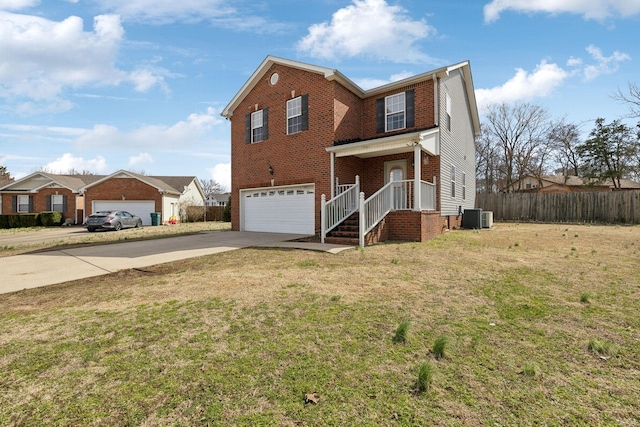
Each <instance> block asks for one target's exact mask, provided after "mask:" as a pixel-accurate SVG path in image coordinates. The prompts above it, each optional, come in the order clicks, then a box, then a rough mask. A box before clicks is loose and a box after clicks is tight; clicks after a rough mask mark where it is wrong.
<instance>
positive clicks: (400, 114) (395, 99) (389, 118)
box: [384, 92, 407, 132]
mask: <svg viewBox="0 0 640 427" xmlns="http://www.w3.org/2000/svg"><path fill="white" fill-rule="evenodd" d="M384 104H385V117H386V129H385V130H386V131H387V132H389V131H392V130H398V129H404V128H405V127H407V125H406V114H405V106H406V104H405V93H404V92H402V93H398V94H396V95H391V96H387V97H386V98H385V99H384Z"/></svg>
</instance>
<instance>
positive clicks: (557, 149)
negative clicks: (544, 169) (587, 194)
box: [549, 119, 581, 180]
mask: <svg viewBox="0 0 640 427" xmlns="http://www.w3.org/2000/svg"><path fill="white" fill-rule="evenodd" d="M549 142H550V144H551V147H552V149H553V157H554V160H555V161H556V162H557V164H558V165H559V166H560V170H561V173H562V176H564V177H565V180H566V177H568V176H570V175H574V176H578V175H579V172H580V156H579V155H578V150H577V148H576V147H577V146H578V144H580V142H581V141H580V128H579V127H578V126H577V125H576V124H574V123H567V122H566V121H565V119H560V120H557V121H555V122H552V123H551V128H550V130H549Z"/></svg>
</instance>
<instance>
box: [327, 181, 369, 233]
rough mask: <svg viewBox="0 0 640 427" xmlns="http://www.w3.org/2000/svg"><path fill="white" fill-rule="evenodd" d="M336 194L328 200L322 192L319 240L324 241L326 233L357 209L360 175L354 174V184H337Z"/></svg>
mask: <svg viewBox="0 0 640 427" xmlns="http://www.w3.org/2000/svg"><path fill="white" fill-rule="evenodd" d="M336 192H337V194H338V195H337V196H335V197H334V198H333V199H331V200H329V201H325V200H326V196H325V195H324V194H323V195H322V197H321V200H322V209H321V210H320V216H321V218H320V222H321V223H322V230H321V236H320V237H321V240H322V243H324V239H325V237H327V233H329V232H330V231H331V230H333V229H334V228H336V227H337V226H338V225H340V223H341V222H342V221H344V220H345V219H347V218H348V217H349V216H351V214H353V213H354V212H356V211H357V210H358V195H359V194H360V177H359V176H356V183H355V184H346V185H337V181H336Z"/></svg>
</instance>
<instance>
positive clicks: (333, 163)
mask: <svg viewBox="0 0 640 427" xmlns="http://www.w3.org/2000/svg"><path fill="white" fill-rule="evenodd" d="M330 156H331V199H333V198H334V197H336V170H335V169H336V154H335V153H333V152H332V153H330Z"/></svg>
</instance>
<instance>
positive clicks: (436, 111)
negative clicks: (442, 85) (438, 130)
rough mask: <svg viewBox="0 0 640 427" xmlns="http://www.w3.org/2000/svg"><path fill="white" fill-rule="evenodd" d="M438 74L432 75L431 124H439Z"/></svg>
mask: <svg viewBox="0 0 640 427" xmlns="http://www.w3.org/2000/svg"><path fill="white" fill-rule="evenodd" d="M438 84H439V82H438V76H437V75H435V74H434V75H433V124H435V125H436V126H438V125H439V124H440V120H439V119H440V94H439V90H438Z"/></svg>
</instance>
